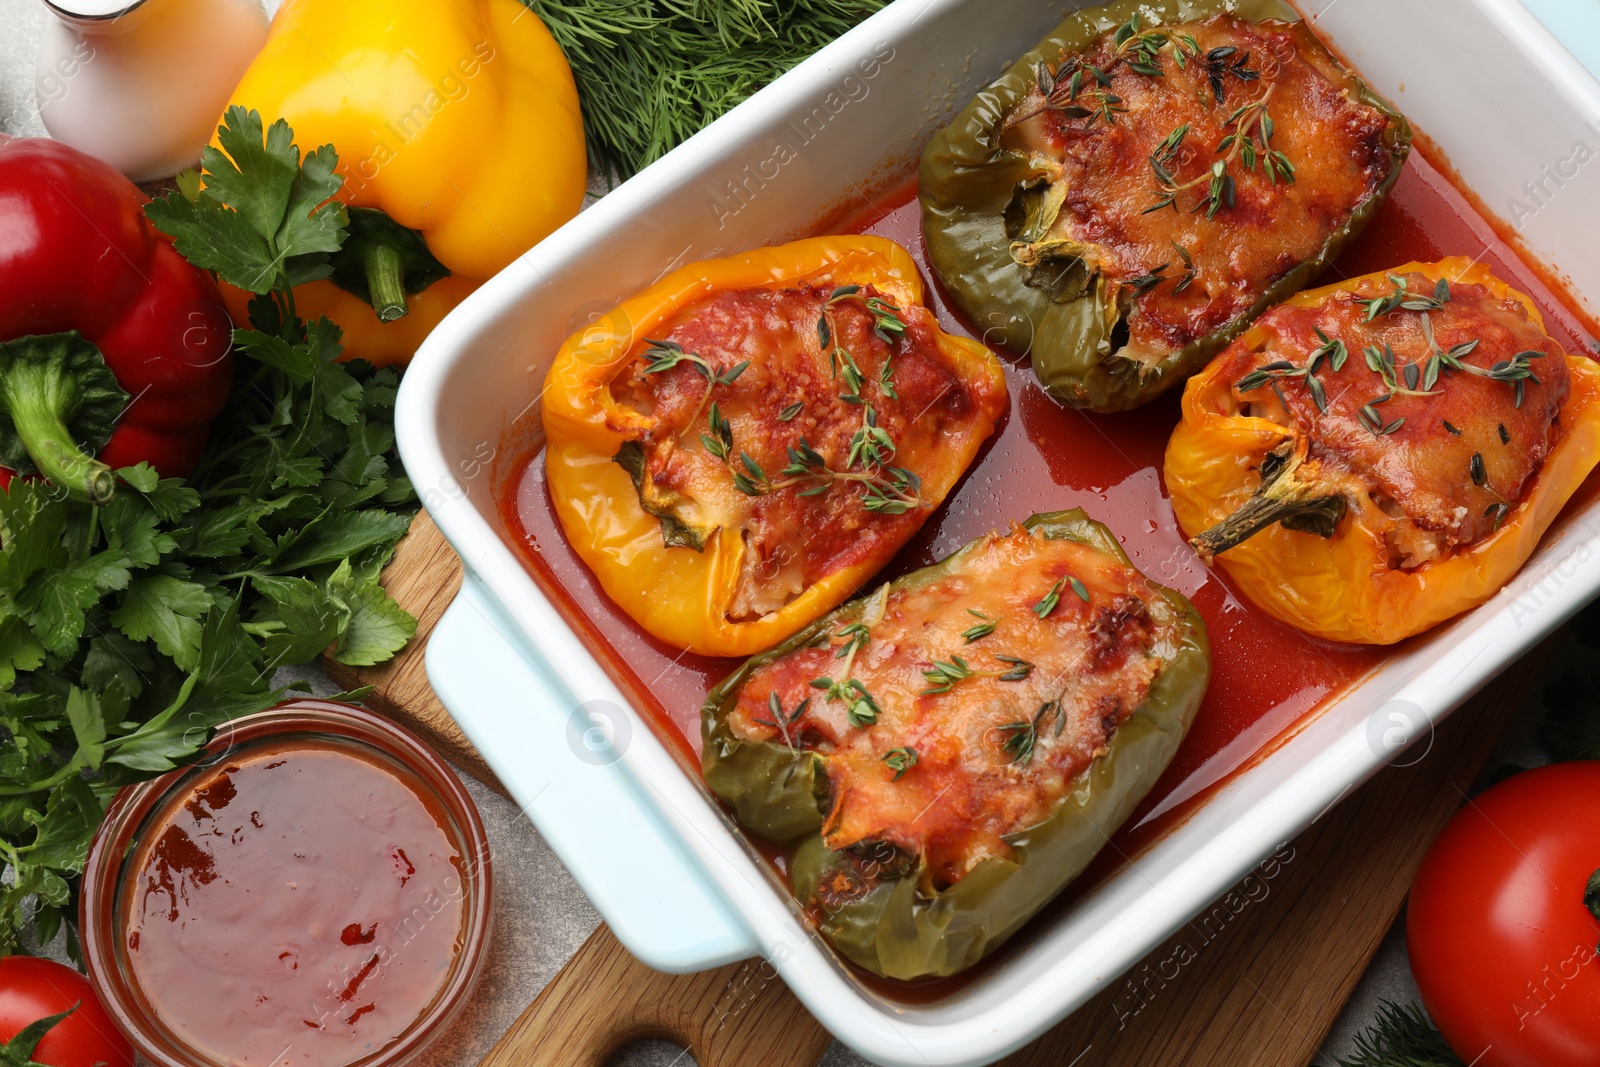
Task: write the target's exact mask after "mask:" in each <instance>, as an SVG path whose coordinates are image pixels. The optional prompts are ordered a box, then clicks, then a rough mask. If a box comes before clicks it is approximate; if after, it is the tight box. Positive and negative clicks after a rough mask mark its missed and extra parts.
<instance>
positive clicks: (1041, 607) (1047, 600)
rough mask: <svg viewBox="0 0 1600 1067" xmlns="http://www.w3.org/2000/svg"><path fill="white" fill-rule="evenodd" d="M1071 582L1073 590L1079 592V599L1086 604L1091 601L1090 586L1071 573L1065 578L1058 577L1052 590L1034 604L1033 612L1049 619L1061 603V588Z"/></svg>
mask: <svg viewBox="0 0 1600 1067" xmlns="http://www.w3.org/2000/svg"><path fill="white" fill-rule="evenodd" d="M1069 584H1070V585H1071V586H1072V591H1073V592H1074V593H1076V594H1078V599H1079V600H1082V601H1083V602H1084V603H1085V604H1087V603H1089V590H1088V588H1087V587H1086V586H1085V585H1084V584H1083V583H1082V582H1080V581H1079V580H1078V579H1077V578H1076V577H1074V576H1073V575H1070V574H1069V575H1067V576H1066V577H1065V578H1058V579H1056V584H1054V585H1052V586H1051V587H1050V591H1049V592H1047V593H1046V594H1045V595H1044V596H1043V597H1041V598H1040V599H1039V602H1038V603H1037V604H1035V605H1034V606H1033V608H1032V609H1031V610H1032V611H1033V613H1034V614H1035V615H1037V616H1039V618H1041V619H1048V618H1049V617H1050V616H1051V614H1052V613H1053V612H1054V611H1055V610H1056V608H1057V606H1059V605H1060V603H1061V590H1062V589H1064V588H1066V587H1067V586H1068V585H1069Z"/></svg>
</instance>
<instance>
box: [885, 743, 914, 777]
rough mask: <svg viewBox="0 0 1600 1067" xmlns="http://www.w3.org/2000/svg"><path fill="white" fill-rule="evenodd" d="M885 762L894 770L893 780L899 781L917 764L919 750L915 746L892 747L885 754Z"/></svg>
mask: <svg viewBox="0 0 1600 1067" xmlns="http://www.w3.org/2000/svg"><path fill="white" fill-rule="evenodd" d="M883 762H885V763H887V764H888V765H889V769H890V770H892V771H894V778H893V779H892V780H893V781H896V782H898V781H899V780H900V778H901V776H902V775H904V774H905V773H906V772H907V771H909V770H910V769H911V768H913V767H915V766H916V765H917V750H916V749H914V748H909V747H907V748H891V749H890V750H889V751H887V752H885V753H884V754H883Z"/></svg>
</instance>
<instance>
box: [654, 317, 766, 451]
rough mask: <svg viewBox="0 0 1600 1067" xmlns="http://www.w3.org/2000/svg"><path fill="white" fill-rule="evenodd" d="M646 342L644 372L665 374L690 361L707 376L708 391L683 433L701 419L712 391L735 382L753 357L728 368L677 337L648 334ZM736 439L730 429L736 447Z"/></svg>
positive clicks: (700, 373)
mask: <svg viewBox="0 0 1600 1067" xmlns="http://www.w3.org/2000/svg"><path fill="white" fill-rule="evenodd" d="M644 343H645V344H646V345H648V346H649V347H647V348H646V349H645V350H644V351H643V352H640V353H639V358H640V359H642V360H644V361H645V368H644V372H643V373H644V374H645V375H646V376H649V375H651V374H664V373H666V372H667V371H669V370H672V369H673V368H674V367H678V366H680V365H682V364H685V363H687V364H688V365H689V366H690V367H691V368H693V370H694V371H695V373H696V374H699V375H700V376H701V377H702V378H704V379H705V380H706V391H705V394H704V395H703V396H701V397H700V402H699V403H698V404H696V405H695V409H694V412H693V413H692V414H691V415H690V416H689V418H688V420H687V421H686V422H685V423H684V428H683V431H682V433H688V432H689V430H690V428H691V427H693V426H694V425H695V424H697V423H698V422H699V421H700V412H701V410H702V409H703V408H704V407H705V406H706V402H707V401H708V400H710V399H711V394H712V393H713V392H714V391H715V390H716V388H717V386H719V385H732V384H733V383H734V382H736V381H738V380H739V376H740V375H741V374H743V373H744V372H745V371H747V370H749V369H750V361H749V360H748V359H745V360H740V361H739V362H738V363H735V364H734V365H733V366H731V367H729V368H728V369H727V370H725V371H719V370H717V369H716V368H715V367H713V366H712V365H711V364H710V363H709V362H708V361H707V360H706V358H705V357H704V356H702V355H700V354H699V353H698V352H686V351H684V348H683V346H682V345H680V344H679V343H678V342H676V341H660V340H656V339H654V338H650V337H646V338H645V342H644ZM711 432H712V433H713V434H719V431H718V429H717V427H715V426H713V427H712V428H711ZM680 436H681V434H680ZM719 436H720V434H719ZM700 439H701V441H704V440H705V437H704V436H703V435H702V437H701V438H700ZM732 443H733V442H732V436H731V431H730V436H729V441H728V444H729V447H730V448H731V447H732ZM720 458H722V459H723V460H724V461H725V460H726V459H727V456H726V455H724V456H722V457H720Z"/></svg>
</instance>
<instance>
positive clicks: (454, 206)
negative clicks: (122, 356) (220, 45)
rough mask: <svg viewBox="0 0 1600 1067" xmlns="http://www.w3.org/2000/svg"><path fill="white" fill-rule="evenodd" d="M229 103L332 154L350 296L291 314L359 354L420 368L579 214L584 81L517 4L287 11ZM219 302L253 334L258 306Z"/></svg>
mask: <svg viewBox="0 0 1600 1067" xmlns="http://www.w3.org/2000/svg"><path fill="white" fill-rule="evenodd" d="M232 103H234V104H239V105H242V106H244V107H247V108H254V109H255V110H257V111H259V112H261V115H262V117H263V118H264V119H265V120H266V121H267V122H268V123H270V122H272V121H273V120H274V119H279V118H282V119H285V120H287V121H288V123H289V125H290V126H291V127H293V128H294V132H295V138H296V141H297V142H298V143H299V145H300V147H301V149H302V150H303V151H309V150H311V149H312V148H315V147H316V146H318V145H322V144H328V143H331V144H333V146H334V147H335V148H336V149H337V150H338V153H339V172H340V174H341V175H342V176H343V177H344V186H343V188H341V189H340V191H339V194H338V195H339V199H340V200H341V201H343V202H344V203H345V204H346V205H348V206H349V207H350V208H351V209H352V213H351V222H352V226H351V231H352V232H351V238H350V240H349V241H347V242H346V247H345V249H343V250H341V252H340V253H339V254H338V255H337V256H336V257H335V280H336V281H338V282H340V283H342V284H343V285H344V287H343V288H341V286H340V284H335V282H334V281H315V282H308V283H306V284H303V285H301V286H299V287H297V289H296V290H295V302H296V308H297V311H298V312H299V314H300V315H301V316H302V317H303V318H306V319H315V318H316V317H317V316H319V315H326V316H328V317H329V318H330V319H332V320H333V321H334V322H336V323H338V324H339V326H340V327H342V328H343V330H344V333H345V354H346V356H347V357H360V358H363V359H366V360H368V361H370V362H372V363H374V364H379V365H382V364H388V363H404V362H406V361H408V360H409V359H410V358H411V355H412V353H413V352H414V351H415V349H416V346H417V344H418V343H419V342H420V341H421V339H422V338H423V337H425V336H427V333H428V331H429V330H431V329H432V328H433V327H434V325H436V324H437V323H438V321H439V320H440V319H441V318H443V317H444V315H445V314H446V313H447V312H448V311H449V310H450V309H451V308H453V307H454V306H455V305H456V304H458V303H460V301H461V300H462V299H464V298H465V297H466V295H467V294H468V293H470V292H471V291H472V290H473V289H474V288H476V287H477V286H478V285H479V284H480V283H482V282H483V281H484V280H486V279H487V278H489V277H490V276H491V275H493V274H495V273H496V272H498V271H500V270H501V269H503V268H504V267H505V266H506V265H507V264H509V263H510V262H511V261H512V260H514V259H516V258H517V257H518V256H520V255H521V254H522V253H524V252H526V251H527V250H528V249H529V248H532V247H533V245H534V244H536V243H537V242H539V241H540V240H542V239H543V238H544V237H545V236H546V235H548V234H549V233H550V232H551V231H552V230H554V229H555V228H556V227H558V226H560V225H561V224H562V223H564V222H566V221H567V220H568V219H570V218H571V217H572V216H574V215H575V214H577V212H578V208H579V206H580V205H581V204H582V201H583V193H584V189H585V188H586V185H587V169H586V168H587V164H586V159H585V155H584V142H583V120H582V117H581V115H580V113H579V110H578V93H577V88H576V86H575V85H574V83H573V79H572V71H571V69H570V68H569V67H568V66H567V61H566V58H565V57H564V56H563V55H562V53H561V49H560V48H559V47H558V46H557V45H556V42H555V40H554V39H553V38H552V37H551V36H550V33H549V31H548V30H546V29H545V27H544V24H543V23H541V22H540V21H539V19H538V17H537V16H536V15H534V14H533V13H532V12H531V11H529V10H528V9H527V8H526V7H524V6H523V5H522V4H521V3H519V2H518V0H429V2H427V3H399V4H397V3H393V2H388V0H338V2H333V3H330V2H328V0H285V3H284V4H283V6H282V7H281V8H279V9H278V13H277V15H276V17H275V18H274V19H273V22H272V29H271V32H270V35H269V37H268V39H267V43H266V46H265V47H264V48H263V49H262V51H261V54H260V55H259V56H258V57H257V58H256V60H255V62H254V63H252V64H251V65H250V69H249V70H248V71H246V73H245V76H244V79H243V80H242V81H241V82H240V83H239V86H238V88H237V89H235V90H234V93H233V98H232ZM361 209H366V210H361ZM406 231H413V232H410V233H407V232H406ZM419 236H420V240H419V239H418V238H419ZM444 272H448V276H444ZM225 295H226V296H227V298H228V305H229V310H230V311H231V312H232V313H233V315H234V318H235V320H236V321H240V322H243V321H245V305H246V303H247V302H248V298H249V294H246V293H242V292H239V291H236V290H235V291H231V292H227V293H226V294H225ZM374 307H377V308H379V309H380V310H379V311H374ZM408 310H409V314H407V311H408Z"/></svg>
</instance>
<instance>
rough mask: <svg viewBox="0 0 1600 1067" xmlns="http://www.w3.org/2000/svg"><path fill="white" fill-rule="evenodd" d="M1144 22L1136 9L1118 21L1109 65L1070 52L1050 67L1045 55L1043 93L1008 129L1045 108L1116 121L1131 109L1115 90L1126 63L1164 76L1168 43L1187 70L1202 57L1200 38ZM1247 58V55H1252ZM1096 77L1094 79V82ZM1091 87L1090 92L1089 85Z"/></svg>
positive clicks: (1040, 69)
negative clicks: (1145, 27) (1143, 24)
mask: <svg viewBox="0 0 1600 1067" xmlns="http://www.w3.org/2000/svg"><path fill="white" fill-rule="evenodd" d="M1140 28H1141V23H1140V19H1139V15H1138V14H1137V13H1136V14H1134V16H1133V17H1132V18H1130V19H1129V20H1128V21H1127V22H1124V23H1123V24H1122V25H1121V26H1118V27H1117V29H1116V31H1115V32H1114V33H1113V34H1112V35H1111V46H1112V53H1111V60H1110V61H1109V62H1108V63H1106V65H1105V66H1104V67H1099V66H1096V65H1095V64H1093V63H1090V62H1088V61H1087V60H1085V59H1084V58H1083V57H1082V56H1069V57H1067V58H1066V59H1064V60H1062V62H1061V63H1060V64H1059V65H1058V66H1057V67H1056V69H1054V70H1051V69H1050V65H1049V64H1048V63H1046V62H1044V61H1043V60H1041V61H1040V62H1039V65H1038V66H1037V67H1036V68H1035V69H1034V80H1035V82H1036V84H1037V85H1038V87H1039V95H1040V96H1041V97H1042V98H1043V99H1042V101H1041V102H1040V104H1039V105H1038V106H1037V107H1035V108H1033V109H1032V110H1031V111H1026V112H1021V113H1018V114H1014V115H1011V116H1010V117H1008V118H1007V119H1006V122H1005V125H1006V127H1007V128H1009V127H1011V126H1015V125H1016V124H1017V123H1019V122H1026V121H1027V120H1028V119H1031V118H1033V117H1034V116H1036V115H1041V114H1043V113H1044V112H1046V111H1059V112H1061V113H1062V114H1063V115H1064V116H1066V117H1067V118H1069V119H1082V120H1084V123H1083V126H1082V127H1081V129H1082V130H1084V131H1088V130H1090V129H1092V128H1093V127H1094V125H1095V123H1097V122H1103V123H1104V124H1105V125H1107V126H1114V125H1116V121H1117V118H1116V117H1117V116H1118V115H1120V114H1124V113H1126V112H1127V110H1128V109H1127V108H1126V107H1124V106H1123V100H1122V97H1120V96H1118V95H1117V94H1116V93H1113V92H1111V91H1110V90H1111V72H1112V71H1114V70H1116V69H1117V67H1119V66H1126V67H1127V68H1128V69H1129V70H1131V71H1134V72H1135V73H1137V74H1142V75H1144V76H1145V77H1147V78H1161V77H1165V76H1166V71H1165V70H1164V69H1163V68H1162V66H1161V53H1162V51H1163V50H1164V49H1166V48H1167V47H1168V46H1169V45H1170V46H1171V48H1172V56H1173V59H1174V60H1175V61H1176V62H1177V64H1178V69H1179V70H1187V69H1188V66H1189V60H1190V59H1191V58H1199V56H1200V42H1198V41H1196V40H1195V39H1194V38H1193V37H1191V36H1190V35H1189V34H1186V33H1180V34H1171V35H1169V34H1166V33H1162V32H1160V31H1158V30H1148V31H1145V32H1143V33H1141V32H1140ZM1247 58H1248V57H1247ZM1091 80H1092V84H1091ZM1085 88H1088V90H1089V92H1088V95H1087V96H1084V89H1085ZM1080 99H1081V100H1083V101H1084V102H1085V103H1091V104H1092V105H1093V106H1092V107H1085V106H1084V103H1079V101H1080Z"/></svg>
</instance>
